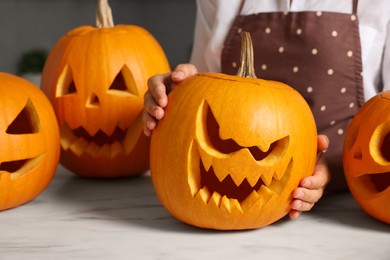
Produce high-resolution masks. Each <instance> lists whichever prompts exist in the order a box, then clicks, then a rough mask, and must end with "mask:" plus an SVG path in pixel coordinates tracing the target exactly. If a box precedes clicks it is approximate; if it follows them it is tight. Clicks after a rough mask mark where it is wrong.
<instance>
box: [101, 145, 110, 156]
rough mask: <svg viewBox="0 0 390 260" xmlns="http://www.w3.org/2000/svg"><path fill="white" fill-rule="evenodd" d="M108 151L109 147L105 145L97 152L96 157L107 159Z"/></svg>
mask: <svg viewBox="0 0 390 260" xmlns="http://www.w3.org/2000/svg"><path fill="white" fill-rule="evenodd" d="M110 150H111V145H110V144H105V145H103V146H102V147H101V148H100V150H99V152H98V156H105V157H109V156H110Z"/></svg>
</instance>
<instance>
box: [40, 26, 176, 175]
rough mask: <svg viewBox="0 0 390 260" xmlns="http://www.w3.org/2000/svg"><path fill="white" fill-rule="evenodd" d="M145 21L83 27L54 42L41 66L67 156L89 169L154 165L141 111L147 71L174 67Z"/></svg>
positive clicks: (135, 170)
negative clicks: (132, 23)
mask: <svg viewBox="0 0 390 260" xmlns="http://www.w3.org/2000/svg"><path fill="white" fill-rule="evenodd" d="M169 70H170V68H169V64H168V61H167V59H166V57H165V54H164V52H163V50H162V48H161V46H160V45H159V44H158V42H157V41H156V40H155V39H154V38H153V36H152V35H151V34H150V33H148V32H147V31H146V30H144V29H143V28H141V27H138V26H133V25H116V26H114V27H109V28H100V29H98V28H96V27H93V26H82V27H78V28H76V29H74V30H72V31H70V32H69V33H67V34H66V35H65V36H63V37H62V38H61V39H60V40H59V42H58V43H57V44H56V45H55V46H54V48H53V49H52V51H51V52H50V54H49V57H48V60H47V62H46V64H45V67H44V71H43V74H42V83H41V87H42V90H43V91H44V92H45V93H46V95H47V96H48V97H49V99H50V101H51V103H52V104H53V107H54V110H55V112H56V115H57V118H58V122H59V125H60V129H61V147H62V151H61V163H62V164H63V165H64V166H65V167H66V168H68V169H70V170H71V171H73V172H75V173H76V174H78V175H81V176H84V177H120V176H129V175H138V174H141V173H143V172H145V171H146V170H148V169H149V139H148V138H146V137H145V136H144V135H143V131H142V127H143V126H142V119H141V111H142V109H143V95H144V93H145V92H146V90H147V79H148V78H149V77H150V76H152V75H154V74H158V73H165V72H167V71H169Z"/></svg>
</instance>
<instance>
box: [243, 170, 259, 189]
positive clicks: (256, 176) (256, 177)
mask: <svg viewBox="0 0 390 260" xmlns="http://www.w3.org/2000/svg"><path fill="white" fill-rule="evenodd" d="M260 175H261V173H260V174H259V173H255V174H248V176H247V177H246V180H247V181H248V183H249V185H251V187H255V185H256V184H257V182H258V181H259V179H260Z"/></svg>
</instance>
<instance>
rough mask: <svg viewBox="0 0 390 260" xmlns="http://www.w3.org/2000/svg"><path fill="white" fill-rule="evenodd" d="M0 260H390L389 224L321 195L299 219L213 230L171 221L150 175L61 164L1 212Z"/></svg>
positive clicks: (344, 200) (346, 200)
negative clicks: (31, 195) (82, 170)
mask: <svg viewBox="0 0 390 260" xmlns="http://www.w3.org/2000/svg"><path fill="white" fill-rule="evenodd" d="M0 259H1V260H11V259H12V260H13V259H29V260H34V259H37V260H38V259H39V260H45V259H50V260H52V259H55V260H61V259H66V260H67V259H94V260H97V259H104V260H106V259H109V260H112V259H137V260H140V259H169V260H174V259H180V260H185V259H277V260H278V259H289V260H293V259H300V260H302V259H316V260H322V259H332V260H333V259H348V260H349V259H354V260H360V259H369V260H389V259H390V225H388V224H384V223H382V222H379V221H376V220H374V219H372V218H371V217H369V216H368V215H367V214H366V213H364V212H363V211H362V210H361V209H360V207H359V206H358V205H357V203H356V202H355V201H354V199H353V197H351V195H350V194H349V193H347V192H346V193H341V194H333V195H329V196H328V197H325V198H323V199H322V200H321V201H320V202H319V203H318V204H317V205H316V206H315V208H314V209H313V210H312V211H311V212H309V213H306V214H303V215H302V216H301V217H300V218H299V219H297V220H289V219H288V218H285V219H282V220H280V221H278V222H276V223H274V224H272V225H269V226H267V227H264V228H261V229H256V230H250V231H234V232H233V231H228V232H227V231H213V230H204V229H199V228H195V227H192V226H188V225H186V224H183V223H181V222H180V221H178V220H176V219H175V218H173V217H172V216H171V215H170V214H169V213H168V212H167V211H166V210H165V209H164V208H163V207H162V206H161V204H160V202H159V200H158V199H157V197H156V195H155V192H154V190H153V186H152V183H151V178H150V175H148V174H145V175H143V176H140V177H135V178H124V179H116V180H96V179H83V178H80V177H77V176H75V175H73V174H72V173H70V172H69V171H67V170H66V169H64V168H63V167H61V166H59V168H58V170H57V174H56V176H55V178H54V179H53V181H52V182H51V183H50V185H49V186H48V188H47V189H46V190H45V191H44V192H43V193H42V194H41V195H39V196H38V197H37V198H36V199H35V200H33V201H32V202H30V203H27V204H25V205H22V206H20V207H17V208H14V209H11V210H6V211H2V212H0Z"/></svg>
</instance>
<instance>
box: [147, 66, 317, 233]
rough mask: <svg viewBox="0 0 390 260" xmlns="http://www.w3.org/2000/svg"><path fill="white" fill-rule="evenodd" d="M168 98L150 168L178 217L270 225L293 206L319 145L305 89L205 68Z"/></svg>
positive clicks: (219, 224) (225, 226) (230, 225)
mask: <svg viewBox="0 0 390 260" xmlns="http://www.w3.org/2000/svg"><path fill="white" fill-rule="evenodd" d="M168 98H169V103H168V106H167V108H166V114H165V116H164V118H163V119H162V120H161V121H160V122H159V123H158V125H157V128H156V129H155V130H154V131H153V133H152V138H151V152H150V157H151V158H150V159H151V160H150V170H151V176H152V180H153V185H154V187H155V190H156V193H157V196H158V197H159V199H160V201H161V202H162V204H163V205H164V206H165V207H166V208H167V210H168V211H169V212H170V213H171V214H172V215H174V216H175V217H176V218H178V219H180V220H182V221H183V222H186V223H188V224H191V225H194V226H197V227H202V228H210V229H220V230H235V229H253V228H259V227H263V226H266V225H268V224H271V223H273V222H275V221H277V220H278V219H280V218H282V217H283V216H285V215H286V214H287V213H288V212H289V211H290V209H291V208H290V203H291V201H292V195H291V193H292V191H293V189H295V188H296V187H297V186H298V184H299V182H300V180H301V179H302V177H304V176H308V175H311V174H312V172H313V170H314V165H315V160H316V159H315V158H316V147H317V133H316V126H315V122H314V119H313V115H312V113H311V111H310V108H309V107H308V105H307V103H306V102H305V101H304V99H303V98H302V97H301V96H300V95H299V94H298V92H296V91H295V90H293V89H292V88H290V87H289V86H287V85H284V84H282V83H278V82H274V81H265V80H261V79H253V78H243V77H239V76H228V75H224V74H218V73H204V74H199V75H195V76H193V77H191V78H189V79H186V80H185V81H184V82H182V83H181V84H180V85H178V86H177V87H176V88H175V89H174V90H173V91H172V92H171V93H170V94H169V96H168ZM260 150H261V151H260ZM262 151H263V152H262Z"/></svg>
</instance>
